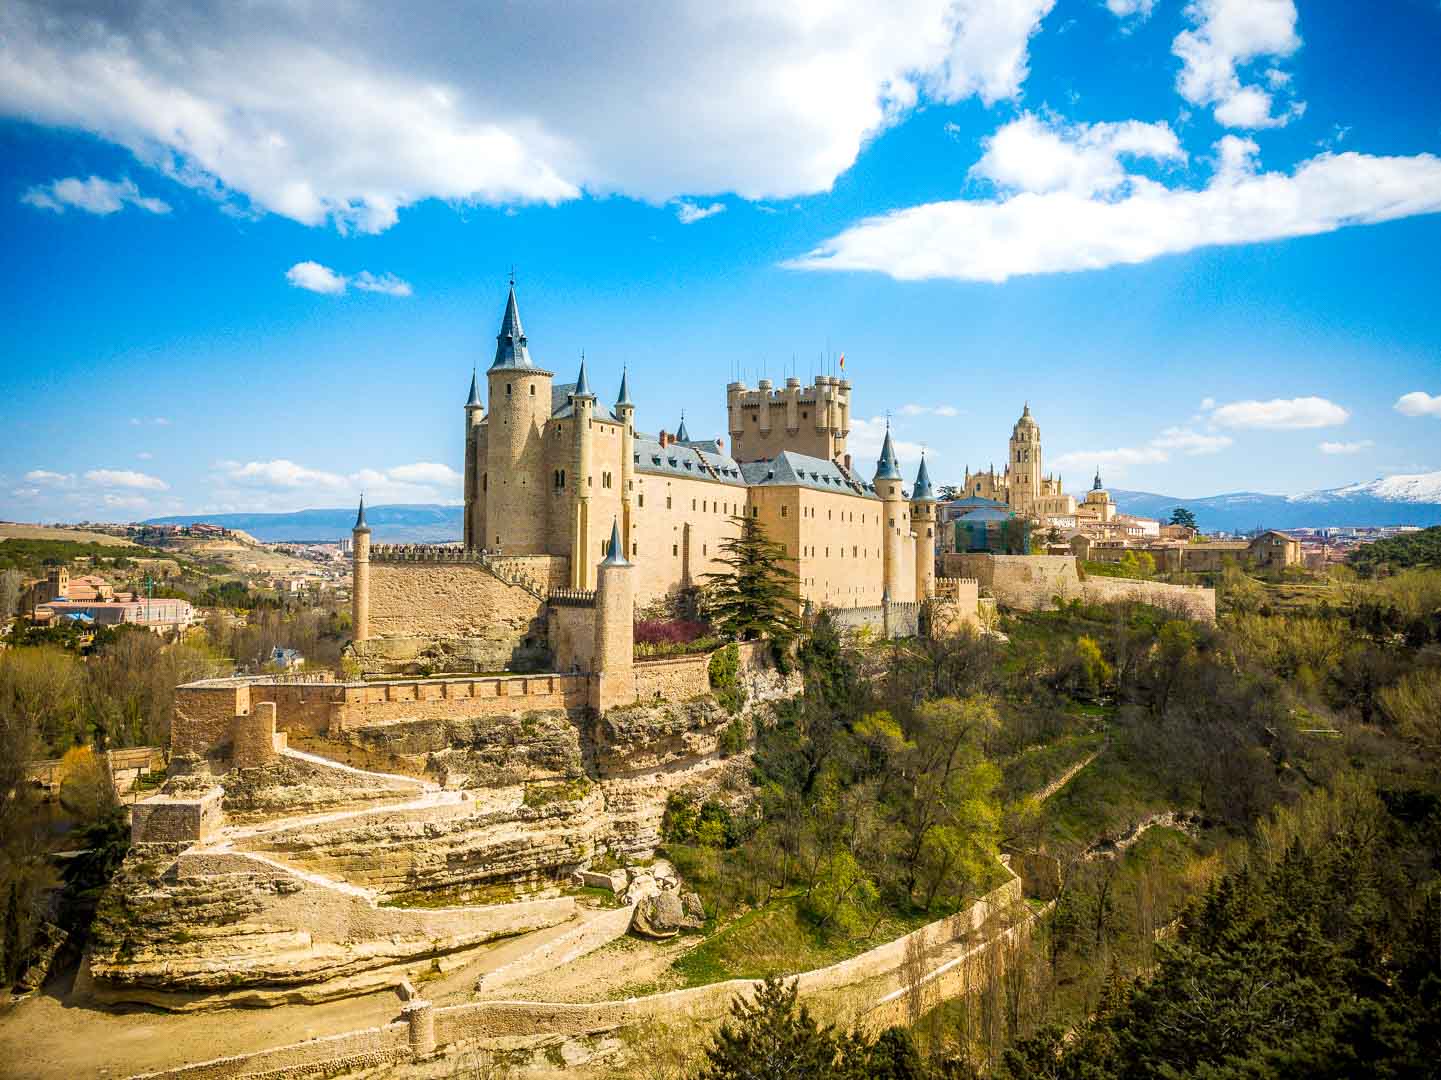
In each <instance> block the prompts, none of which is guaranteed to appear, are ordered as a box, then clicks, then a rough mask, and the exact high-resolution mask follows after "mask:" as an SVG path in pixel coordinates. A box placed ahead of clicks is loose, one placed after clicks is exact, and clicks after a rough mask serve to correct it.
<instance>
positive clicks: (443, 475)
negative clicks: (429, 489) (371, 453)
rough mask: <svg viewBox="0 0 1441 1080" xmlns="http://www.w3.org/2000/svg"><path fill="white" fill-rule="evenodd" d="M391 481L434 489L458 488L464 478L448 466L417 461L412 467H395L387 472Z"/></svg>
mask: <svg viewBox="0 0 1441 1080" xmlns="http://www.w3.org/2000/svg"><path fill="white" fill-rule="evenodd" d="M387 474H388V476H389V478H390V479H392V480H399V481H400V482H401V483H406V484H429V485H432V486H434V487H446V486H452V487H458V486H460V485H461V484H462V483H464V482H465V478H464V477H463V476H461V475H460V473H458V472H456V471H455V470H454V469H452V468H451V467H450V466H449V465H439V464H436V463H435V462H430V461H417V462H416V463H415V464H414V465H397V466H395V468H393V469H390V470H388V471H387Z"/></svg>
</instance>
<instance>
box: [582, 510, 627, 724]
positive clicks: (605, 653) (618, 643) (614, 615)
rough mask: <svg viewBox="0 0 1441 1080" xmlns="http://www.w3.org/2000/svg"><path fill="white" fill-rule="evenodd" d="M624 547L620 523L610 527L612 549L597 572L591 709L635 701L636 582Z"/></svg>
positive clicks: (616, 522) (612, 706)
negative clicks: (622, 545)
mask: <svg viewBox="0 0 1441 1080" xmlns="http://www.w3.org/2000/svg"><path fill="white" fill-rule="evenodd" d="M633 570H634V568H633V567H632V566H631V564H630V561H629V560H628V559H627V558H626V557H625V549H624V548H623V547H621V539H620V522H618V521H613V522H612V523H611V527H610V546H609V550H608V552H607V553H606V557H605V561H603V562H602V563H601V564H600V566H599V567H598V568H597V570H596V578H597V580H596V593H595V653H594V656H595V660H594V669H595V674H594V677H593V679H594V681H593V682H592V684H591V706H592V707H593V708H594V709H595V710H596V711H597V712H604V711H605V710H607V709H611V708H614V707H615V706H617V705H629V704H630V703H631V702H633V701H634V700H635V582H634V580H633Z"/></svg>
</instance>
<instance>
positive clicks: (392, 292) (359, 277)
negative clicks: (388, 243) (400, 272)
mask: <svg viewBox="0 0 1441 1080" xmlns="http://www.w3.org/2000/svg"><path fill="white" fill-rule="evenodd" d="M351 284H352V285H354V286H355V287H356V288H357V289H359V290H360V291H361V292H377V293H384V294H385V295H386V296H410V295H411V292H412V290H411V288H410V282H408V281H402V280H401V279H400V278H398V277H396V276H395V275H394V274H372V273H371V272H370V271H369V270H362V271H361V272H360V273H358V274H356V275H355V277H354V278H353V279H352V280H351Z"/></svg>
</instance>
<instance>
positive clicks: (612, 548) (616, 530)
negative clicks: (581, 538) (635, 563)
mask: <svg viewBox="0 0 1441 1080" xmlns="http://www.w3.org/2000/svg"><path fill="white" fill-rule="evenodd" d="M629 565H630V560H629V559H627V558H626V557H625V548H624V547H622V546H621V542H620V519H619V518H611V525H610V545H609V546H608V547H607V548H606V552H605V561H604V562H602V563H601V566H629Z"/></svg>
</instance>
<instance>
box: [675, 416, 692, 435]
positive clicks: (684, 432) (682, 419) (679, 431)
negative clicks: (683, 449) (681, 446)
mask: <svg viewBox="0 0 1441 1080" xmlns="http://www.w3.org/2000/svg"><path fill="white" fill-rule="evenodd" d="M675 441H676V442H678V443H688V442H690V432H689V431H687V430H686V429H685V410H684V409H682V410H681V411H680V427H678V428H676V429H675Z"/></svg>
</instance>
